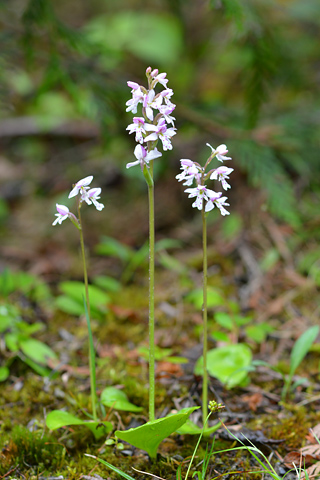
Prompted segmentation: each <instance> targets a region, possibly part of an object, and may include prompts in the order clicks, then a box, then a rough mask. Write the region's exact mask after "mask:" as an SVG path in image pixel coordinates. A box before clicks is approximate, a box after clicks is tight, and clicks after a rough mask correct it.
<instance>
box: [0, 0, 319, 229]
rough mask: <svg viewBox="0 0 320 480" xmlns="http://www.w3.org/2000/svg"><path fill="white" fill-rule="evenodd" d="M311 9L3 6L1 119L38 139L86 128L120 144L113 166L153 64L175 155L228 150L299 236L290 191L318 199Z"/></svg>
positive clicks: (229, 3)
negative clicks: (56, 128) (163, 86)
mask: <svg viewBox="0 0 320 480" xmlns="http://www.w3.org/2000/svg"><path fill="white" fill-rule="evenodd" d="M318 8H319V3H318V0H305V1H304V2H301V1H300V0H278V1H272V0H241V1H240V0H208V1H207V2H206V1H200V0H156V1H151V0H147V1H139V0H119V1H117V2H107V1H105V0H94V1H93V2H90V4H88V2H84V1H76V0H67V1H64V2H63V1H62V0H58V1H53V0H28V1H27V2H22V1H21V0H13V1H11V2H2V3H1V4H0V24H1V25H0V27H1V33H0V38H1V45H2V48H1V54H0V67H1V68H0V85H1V91H0V95H1V107H0V116H1V117H2V118H8V117H9V118H11V117H20V116H26V115H32V116H34V117H36V118H38V120H39V124H41V125H42V126H43V125H44V124H45V125H47V128H50V126H52V125H56V124H57V123H59V122H62V121H65V120H66V119H70V118H71V119H72V118H73V119H74V118H78V119H80V118H81V119H87V120H90V121H92V122H94V123H95V124H96V125H99V127H100V131H101V132H102V136H101V144H104V145H105V147H106V148H107V149H108V148H114V146H115V139H117V138H118V139H119V140H120V141H121V142H122V143H121V147H120V149H119V148H118V150H119V151H118V154H119V157H120V158H121V159H123V158H124V157H127V158H130V156H131V155H132V150H133V142H130V140H125V141H124V140H123V139H124V138H125V137H126V132H125V127H126V125H127V123H128V122H129V120H130V119H129V118H128V115H127V114H126V113H125V108H124V107H125V101H126V100H127V99H128V98H129V96H130V95H129V90H128V87H127V85H126V81H127V80H129V79H130V80H134V81H141V82H144V78H143V74H144V71H145V68H146V67H147V66H148V65H149V64H150V65H151V66H152V67H153V68H155V67H158V68H159V69H160V70H161V71H166V72H167V73H168V77H169V79H170V84H169V86H170V87H171V88H173V89H174V92H175V103H177V109H176V112H175V114H176V117H177V127H178V129H179V137H180V140H179V143H178V145H179V148H180V150H181V155H183V156H184V157H188V156H189V154H188V148H189V146H190V145H191V143H190V142H194V143H195V145H196V146H197V148H198V145H202V141H203V145H204V143H205V142H206V141H210V143H212V144H213V145H218V144H219V143H226V144H227V145H228V147H229V151H230V153H231V154H232V157H233V159H234V166H235V167H236V168H239V167H240V168H241V169H242V171H243V172H246V174H247V176H248V179H249V181H250V183H251V184H253V185H254V186H257V187H260V188H263V189H264V191H265V192H266V199H267V207H268V208H269V209H270V210H271V212H272V213H274V214H276V215H278V216H279V217H280V218H282V219H284V220H286V221H288V222H290V223H291V224H296V225H297V224H299V222H301V218H299V216H298V213H297V209H296V201H297V200H296V190H295V185H296V184H297V183H298V184H299V188H300V190H299V191H301V187H302V189H303V188H311V189H313V188H318V187H319V171H320V162H319V158H318V152H319V143H320V140H319V122H320V119H319V113H318V112H319V103H320V100H319V99H320V96H319V82H318V75H319V48H318V41H317V39H318V37H319V26H320V20H319V18H320V17H319V15H318ZM0 130H1V124H0ZM177 138H178V137H177ZM200 141H201V143H200ZM177 142H178V140H177ZM194 160H195V159H194ZM124 163H125V160H122V165H124ZM176 170H178V167H177V168H176ZM176 170H175V172H174V174H175V173H176Z"/></svg>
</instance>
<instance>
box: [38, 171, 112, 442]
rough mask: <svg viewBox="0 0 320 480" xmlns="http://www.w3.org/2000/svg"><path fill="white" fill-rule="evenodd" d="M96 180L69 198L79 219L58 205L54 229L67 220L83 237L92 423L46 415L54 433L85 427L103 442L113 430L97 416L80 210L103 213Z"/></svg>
mask: <svg viewBox="0 0 320 480" xmlns="http://www.w3.org/2000/svg"><path fill="white" fill-rule="evenodd" d="M92 180H93V176H92V175H90V176H88V177H86V178H83V179H82V180H79V181H78V182H77V183H76V184H75V185H73V188H72V190H71V192H70V193H69V198H73V197H77V216H76V215H75V214H74V213H72V212H70V210H69V208H68V207H66V206H65V205H59V204H56V209H57V213H56V214H55V216H56V217H57V218H56V219H55V220H54V222H53V223H52V225H57V224H59V225H61V224H62V222H63V221H64V220H67V219H69V220H70V221H71V222H72V223H73V225H74V226H75V227H76V228H77V229H78V230H79V234H80V247H81V256H82V264H83V275H84V287H85V288H84V290H85V298H84V309H85V314H86V319H87V327H88V339H89V367H90V389H91V404H92V420H91V421H84V420H82V419H80V418H78V417H76V416H74V415H71V414H69V413H68V412H65V411H60V410H53V411H52V412H50V413H49V414H48V415H47V418H46V424H47V426H48V428H50V429H51V430H55V429H57V428H60V427H62V426H67V425H85V426H86V427H88V428H89V429H90V430H91V431H92V433H93V434H94V436H95V437H96V438H100V437H101V436H102V435H103V434H104V431H105V430H106V431H110V430H111V429H112V424H111V423H110V422H100V421H99V420H98V416H97V397H96V371H95V351H94V345H93V338H92V332H91V323H90V300H89V283H88V273H87V266H86V256H85V248H84V239H83V226H82V219H81V207H82V205H83V203H86V204H87V205H94V206H95V207H96V209H97V210H98V211H101V210H102V209H103V208H104V205H103V204H102V203H100V202H99V201H98V200H99V199H100V194H101V188H90V187H89V185H90V184H91V182H92ZM98 426H104V427H105V428H103V429H101V428H100V429H98Z"/></svg>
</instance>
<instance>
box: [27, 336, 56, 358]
mask: <svg viewBox="0 0 320 480" xmlns="http://www.w3.org/2000/svg"><path fill="white" fill-rule="evenodd" d="M19 344H20V348H21V350H22V352H23V353H24V354H25V355H26V356H27V357H29V358H31V360H34V361H35V362H36V363H40V365H47V364H48V359H49V358H51V359H56V358H57V356H56V354H55V353H54V351H53V350H51V348H50V347H48V345H46V344H45V343H43V342H40V340H36V339H35V338H26V339H23V340H20V342H19Z"/></svg>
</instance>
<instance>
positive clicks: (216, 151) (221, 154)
mask: <svg viewBox="0 0 320 480" xmlns="http://www.w3.org/2000/svg"><path fill="white" fill-rule="evenodd" d="M206 145H207V146H208V147H210V148H211V150H212V154H213V156H215V157H216V159H217V160H219V162H224V161H225V160H232V158H231V157H226V156H225V154H226V153H228V149H227V146H226V145H224V144H222V145H219V146H218V147H217V148H213V147H212V146H211V145H210V143H207V144H206Z"/></svg>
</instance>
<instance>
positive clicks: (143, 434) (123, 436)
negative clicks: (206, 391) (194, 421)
mask: <svg viewBox="0 0 320 480" xmlns="http://www.w3.org/2000/svg"><path fill="white" fill-rule="evenodd" d="M198 408H200V407H191V408H184V409H182V410H181V411H180V412H179V413H176V414H174V415H171V416H168V417H164V418H160V419H159V420H154V421H152V422H148V423H145V424H144V425H141V426H140V427H137V428H131V429H130V430H125V431H123V432H122V431H120V430H116V432H115V435H116V436H117V437H118V438H120V440H124V441H125V442H128V443H131V445H134V446H135V447H137V448H141V449H142V450H145V451H146V452H147V453H148V454H149V455H150V457H151V458H155V457H156V456H157V450H158V447H159V445H160V443H161V442H162V440H164V439H165V438H167V437H168V436H169V435H171V434H172V433H174V432H176V431H177V430H178V429H179V428H180V427H181V426H182V425H183V424H184V423H185V422H186V421H187V420H188V418H189V416H190V414H191V413H192V412H193V411H194V410H197V409H198Z"/></svg>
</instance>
